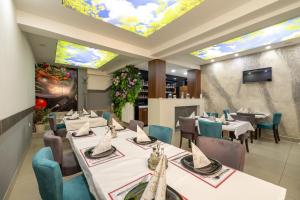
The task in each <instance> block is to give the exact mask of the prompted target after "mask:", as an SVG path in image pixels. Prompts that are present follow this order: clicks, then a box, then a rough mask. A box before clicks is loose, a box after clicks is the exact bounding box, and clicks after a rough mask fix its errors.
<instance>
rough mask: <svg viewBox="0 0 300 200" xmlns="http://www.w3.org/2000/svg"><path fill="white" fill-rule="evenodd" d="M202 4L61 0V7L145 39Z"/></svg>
mask: <svg viewBox="0 0 300 200" xmlns="http://www.w3.org/2000/svg"><path fill="white" fill-rule="evenodd" d="M203 1H204V0H63V5H64V6H65V7H67V8H71V9H74V10H76V11H78V12H80V13H83V14H85V15H88V16H91V17H94V18H96V19H100V20H103V21H104V22H107V23H110V24H112V25H114V26H117V27H120V28H123V29H125V30H128V31H131V32H134V33H137V34H139V35H141V36H144V37H148V36H149V35H151V34H152V33H154V32H155V31H157V30H159V29H160V28H162V27H163V26H165V25H167V24H169V23H171V22H172V21H173V20H175V19H177V18H178V17H180V16H182V15H183V14H185V13H186V12H188V11H190V10H191V9H193V8H194V7H196V6H197V5H199V4H201V3H202V2H203Z"/></svg>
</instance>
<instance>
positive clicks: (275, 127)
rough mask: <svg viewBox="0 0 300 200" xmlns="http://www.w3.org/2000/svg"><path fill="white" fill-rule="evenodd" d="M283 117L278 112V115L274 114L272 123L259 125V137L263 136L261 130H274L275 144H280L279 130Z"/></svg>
mask: <svg viewBox="0 0 300 200" xmlns="http://www.w3.org/2000/svg"><path fill="white" fill-rule="evenodd" d="M281 116H282V114H281V113H279V112H276V113H274V114H273V120H272V122H261V123H258V124H257V128H258V135H259V137H260V136H261V129H269V130H272V129H273V135H274V139H275V143H278V142H279V141H280V137H279V132H278V128H279V124H280V121H281Z"/></svg>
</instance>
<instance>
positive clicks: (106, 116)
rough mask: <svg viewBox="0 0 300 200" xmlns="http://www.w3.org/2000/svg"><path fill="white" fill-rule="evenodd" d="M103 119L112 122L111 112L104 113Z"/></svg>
mask: <svg viewBox="0 0 300 200" xmlns="http://www.w3.org/2000/svg"><path fill="white" fill-rule="evenodd" d="M102 117H103V118H104V119H106V121H108V122H109V121H110V119H111V116H110V112H103V113H102Z"/></svg>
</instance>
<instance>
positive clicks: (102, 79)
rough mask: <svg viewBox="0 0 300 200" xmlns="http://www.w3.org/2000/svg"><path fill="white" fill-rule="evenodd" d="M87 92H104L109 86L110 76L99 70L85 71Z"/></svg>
mask: <svg viewBox="0 0 300 200" xmlns="http://www.w3.org/2000/svg"><path fill="white" fill-rule="evenodd" d="M87 76H88V80H87V82H88V85H87V88H88V90H106V89H107V88H108V87H110V86H111V75H109V74H107V73H106V72H102V71H100V70H93V69H88V70H87Z"/></svg>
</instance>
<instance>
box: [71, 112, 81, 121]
mask: <svg viewBox="0 0 300 200" xmlns="http://www.w3.org/2000/svg"><path fill="white" fill-rule="evenodd" d="M78 117H79V115H78V113H77V112H75V113H74V114H73V115H72V116H70V117H69V118H70V119H77V118H78Z"/></svg>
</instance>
